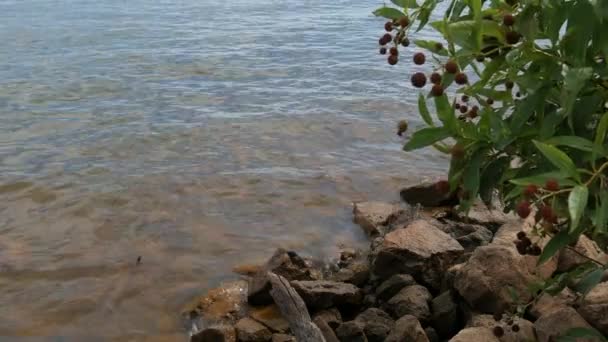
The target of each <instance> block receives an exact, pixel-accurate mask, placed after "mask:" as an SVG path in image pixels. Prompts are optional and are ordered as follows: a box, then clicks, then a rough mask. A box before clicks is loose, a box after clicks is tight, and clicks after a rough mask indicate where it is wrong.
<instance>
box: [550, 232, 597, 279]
mask: <svg viewBox="0 0 608 342" xmlns="http://www.w3.org/2000/svg"><path fill="white" fill-rule="evenodd" d="M574 249H575V250H576V251H577V252H579V253H581V254H583V255H585V256H587V257H589V258H591V259H595V260H597V261H599V262H601V263H604V264H606V263H608V255H607V254H606V253H604V252H603V251H602V250H601V248H600V247H599V246H598V245H597V243H595V241H593V240H591V239H589V238H588V237H586V236H585V235H581V236H580V238H579V239H578V241H577V242H576V245H575V246H574ZM587 262H589V259H586V258H584V257H582V256H580V255H578V254H577V253H576V252H574V251H571V250H568V249H564V250H562V251H561V253H560V255H559V261H558V264H557V270H558V271H559V272H567V271H570V270H572V269H574V268H576V267H578V266H581V265H583V264H586V263H587Z"/></svg>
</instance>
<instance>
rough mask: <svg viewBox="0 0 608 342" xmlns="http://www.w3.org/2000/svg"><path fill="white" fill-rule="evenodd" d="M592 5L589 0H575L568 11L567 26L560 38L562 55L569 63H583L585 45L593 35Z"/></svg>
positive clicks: (585, 52) (578, 64)
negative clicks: (562, 48) (562, 49)
mask: <svg viewBox="0 0 608 342" xmlns="http://www.w3.org/2000/svg"><path fill="white" fill-rule="evenodd" d="M592 13H593V7H592V6H591V4H590V3H589V1H586V0H584V1H575V2H574V6H573V7H572V9H571V10H570V11H569V16H568V27H567V29H566V34H565V35H564V37H563V38H562V40H563V42H562V43H563V47H564V55H565V57H566V58H567V60H568V62H569V64H570V65H574V66H581V65H584V64H585V60H586V57H587V46H588V45H589V41H590V40H591V37H592V36H593V28H594V26H595V21H594V20H590V17H591V14H592Z"/></svg>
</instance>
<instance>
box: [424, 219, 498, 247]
mask: <svg viewBox="0 0 608 342" xmlns="http://www.w3.org/2000/svg"><path fill="white" fill-rule="evenodd" d="M436 226H437V228H439V229H441V230H442V231H443V232H445V233H447V234H449V235H450V236H451V237H453V238H454V239H456V241H458V242H459V243H460V244H461V245H462V247H463V248H464V250H465V251H466V252H470V251H472V250H474V249H475V248H477V247H479V246H485V245H487V244H488V243H490V241H491V240H492V237H493V236H494V234H493V233H492V231H490V230H489V229H488V228H486V227H485V226H483V225H480V224H474V223H464V222H457V221H451V220H446V221H445V222H444V223H440V222H438V224H437V225H436Z"/></svg>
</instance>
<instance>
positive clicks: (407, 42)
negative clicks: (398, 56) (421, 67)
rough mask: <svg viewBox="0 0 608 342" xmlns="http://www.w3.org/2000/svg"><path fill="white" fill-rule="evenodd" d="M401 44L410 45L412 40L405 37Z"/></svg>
mask: <svg viewBox="0 0 608 342" xmlns="http://www.w3.org/2000/svg"><path fill="white" fill-rule="evenodd" d="M401 45H403V47H408V46H410V40H409V39H407V37H406V38H403V40H402V41H401Z"/></svg>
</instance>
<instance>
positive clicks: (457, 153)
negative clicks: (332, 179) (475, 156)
mask: <svg viewBox="0 0 608 342" xmlns="http://www.w3.org/2000/svg"><path fill="white" fill-rule="evenodd" d="M451 153H452V157H453V158H454V159H461V158H462V157H464V148H463V147H462V145H460V144H456V145H454V146H452V151H451Z"/></svg>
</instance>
